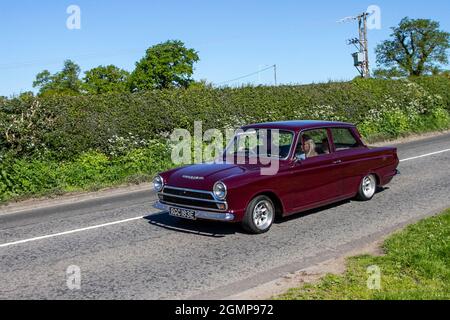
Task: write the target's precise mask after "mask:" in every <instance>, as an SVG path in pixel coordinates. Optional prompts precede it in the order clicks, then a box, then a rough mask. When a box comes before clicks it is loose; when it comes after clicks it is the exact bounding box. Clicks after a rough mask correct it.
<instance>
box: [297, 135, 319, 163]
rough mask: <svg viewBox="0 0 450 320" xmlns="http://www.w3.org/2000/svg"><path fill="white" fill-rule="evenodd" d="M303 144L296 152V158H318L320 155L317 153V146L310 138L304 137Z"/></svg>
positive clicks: (300, 144) (299, 145)
mask: <svg viewBox="0 0 450 320" xmlns="http://www.w3.org/2000/svg"><path fill="white" fill-rule="evenodd" d="M302 141H303V143H299V144H298V146H297V150H296V151H295V156H296V157H297V159H300V160H306V159H308V158H313V157H317V156H318V155H319V154H318V153H317V152H316V144H315V143H314V140H313V139H311V137H310V136H308V135H304V136H303V137H302Z"/></svg>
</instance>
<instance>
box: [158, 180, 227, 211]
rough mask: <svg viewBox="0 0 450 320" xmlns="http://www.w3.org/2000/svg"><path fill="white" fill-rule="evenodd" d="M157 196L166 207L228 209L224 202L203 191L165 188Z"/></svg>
mask: <svg viewBox="0 0 450 320" xmlns="http://www.w3.org/2000/svg"><path fill="white" fill-rule="evenodd" d="M158 196H159V200H160V201H161V202H162V203H164V204H167V205H176V206H181V207H185V208H189V209H200V210H208V211H226V210H227V209H228V205H227V203H226V201H219V200H216V199H215V198H214V194H213V193H212V192H208V191H203V190H192V189H183V188H176V187H170V186H166V187H164V189H163V191H162V192H160V193H159V194H158ZM221 207H223V208H221Z"/></svg>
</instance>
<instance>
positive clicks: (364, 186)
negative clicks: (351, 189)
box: [358, 174, 377, 201]
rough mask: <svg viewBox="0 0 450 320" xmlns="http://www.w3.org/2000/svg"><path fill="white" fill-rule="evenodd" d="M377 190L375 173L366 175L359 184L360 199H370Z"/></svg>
mask: <svg viewBox="0 0 450 320" xmlns="http://www.w3.org/2000/svg"><path fill="white" fill-rule="evenodd" d="M376 191H377V178H376V177H375V176H374V175H373V174H370V175H367V176H365V177H364V178H363V179H362V181H361V184H360V185H359V190H358V199H359V200H361V201H369V200H371V199H372V198H373V196H374V195H375V192H376Z"/></svg>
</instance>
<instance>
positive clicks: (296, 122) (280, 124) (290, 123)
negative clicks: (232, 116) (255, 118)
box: [242, 120, 355, 131]
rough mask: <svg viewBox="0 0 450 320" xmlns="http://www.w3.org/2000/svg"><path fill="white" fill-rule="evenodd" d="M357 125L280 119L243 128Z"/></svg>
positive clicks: (294, 129)
mask: <svg viewBox="0 0 450 320" xmlns="http://www.w3.org/2000/svg"><path fill="white" fill-rule="evenodd" d="M354 126H355V125H353V124H351V123H345V122H337V121H313V120H294V121H279V122H266V123H258V124H253V125H248V126H245V127H243V128H242V129H244V130H247V129H279V130H288V131H299V130H305V129H314V128H318V127H354Z"/></svg>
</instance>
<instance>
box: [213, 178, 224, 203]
mask: <svg viewBox="0 0 450 320" xmlns="http://www.w3.org/2000/svg"><path fill="white" fill-rule="evenodd" d="M219 183H220V184H222V185H223V186H224V188H225V197H223V199H220V198H219V197H217V196H216V194H215V192H214V191H215V190H216V186H217V185H218V184H219ZM212 193H213V197H214V199H216V200H217V201H225V199H226V198H227V196H228V187H227V185H226V184H225V183H223V182H222V181H217V182H216V183H214V187H213V192H212Z"/></svg>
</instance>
